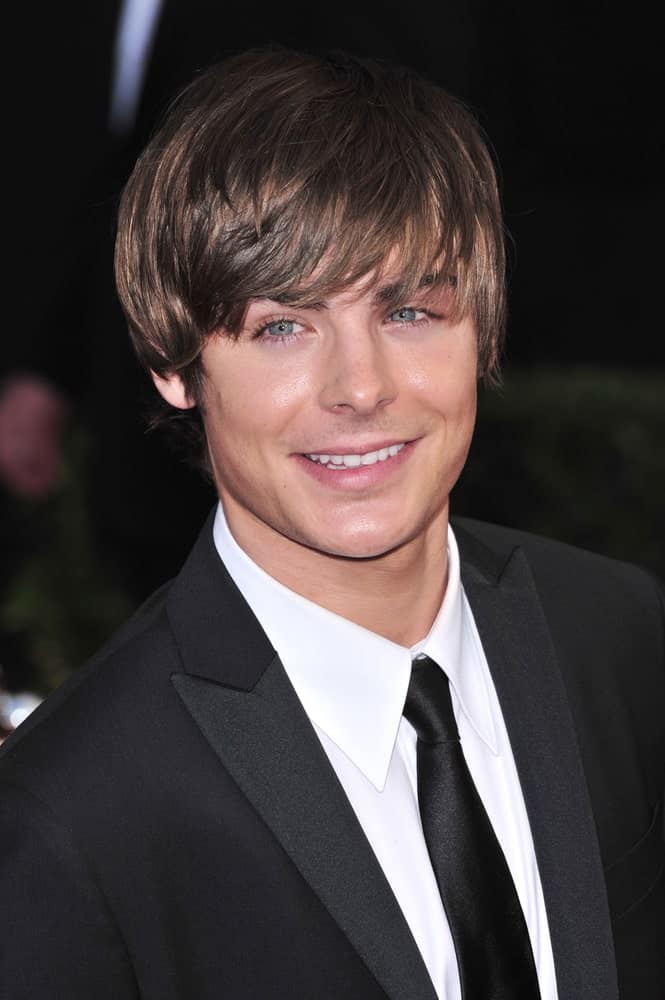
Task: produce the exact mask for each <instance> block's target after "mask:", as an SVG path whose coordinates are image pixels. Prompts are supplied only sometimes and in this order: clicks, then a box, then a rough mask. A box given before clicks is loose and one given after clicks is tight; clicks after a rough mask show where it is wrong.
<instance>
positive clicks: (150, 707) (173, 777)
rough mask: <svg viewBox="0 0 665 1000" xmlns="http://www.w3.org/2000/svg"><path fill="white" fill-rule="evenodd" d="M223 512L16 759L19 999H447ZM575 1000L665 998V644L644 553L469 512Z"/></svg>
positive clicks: (494, 662) (27, 733) (10, 934)
mask: <svg viewBox="0 0 665 1000" xmlns="http://www.w3.org/2000/svg"><path fill="white" fill-rule="evenodd" d="M211 525H212V522H211V520H209V521H208V523H207V524H206V526H205V528H204V530H203V532H202V534H201V537H200V539H199V541H198V542H197V544H196V546H195V548H194V550H193V552H192V554H191V556H190V558H189V560H188V562H187V563H186V565H185V567H184V568H183V570H182V572H181V573H180V575H179V576H178V577H177V579H176V580H175V581H174V582H173V583H172V584H170V585H167V586H166V587H164V588H162V589H161V590H160V591H158V592H157V593H156V594H155V595H154V596H153V598H151V599H150V600H149V602H148V603H147V604H146V605H145V606H144V607H143V608H142V609H141V610H140V612H139V613H138V614H137V616H135V618H134V619H133V620H132V621H131V622H130V623H129V624H128V625H127V626H126V627H125V628H124V629H123V630H122V631H121V632H120V633H119V634H118V635H117V636H116V637H115V638H114V639H113V640H112V641H111V643H110V644H109V645H108V646H107V647H106V648H105V649H104V650H102V651H101V652H100V653H99V654H98V656H96V657H95V658H94V659H93V660H92V661H91V662H90V663H89V664H87V665H86V666H85V667H82V668H81V669H80V670H79V671H77V673H76V674H75V675H74V677H73V678H72V679H71V680H70V681H69V682H67V683H66V684H65V685H64V686H63V687H62V688H61V689H60V690H59V691H57V692H55V694H54V695H52V696H51V697H50V698H49V699H47V701H46V702H45V703H44V704H43V705H42V706H40V708H39V709H37V711H36V712H34V713H33V714H32V715H31V716H30V717H29V718H28V720H27V721H26V723H24V725H23V726H22V727H20V729H19V730H18V731H17V732H16V733H15V734H14V735H13V736H12V737H10V738H9V739H8V740H7V741H6V743H5V745H4V746H3V748H2V752H1V754H2V756H1V759H0V783H1V784H0V809H1V811H2V826H1V830H2V847H1V850H2V855H1V857H2V887H1V889H0V893H1V896H0V898H2V901H3V907H2V910H3V921H4V923H3V927H2V932H1V937H0V947H2V953H3V959H2V976H3V979H2V983H3V994H2V995H3V997H7V998H8V1000H28V998H29V1000H47V998H48V1000H60V998H61V1000H79V998H80V1000H91V998H95V1000H104V998H109V1000H111V998H112V1000H125V998H127V1000H129V998H134V997H138V996H141V997H144V998H151V1000H176V998H177V1000H191V998H194V997H196V998H197V1000H208V998H210V1000H213V998H214V1000H218V998H220V997H229V998H257V997H261V998H263V997H266V998H267V997H289V998H291V997H299V998H316V1000H325V998H331V1000H332V998H335V1000H339V998H341V997H344V998H358V1000H385V998H386V997H389V998H390V1000H434V998H435V994H434V990H433V987H432V984H431V982H430V980H429V978H428V975H427V972H426V969H425V967H424V964H423V962H422V960H421V958H420V955H419V952H418V950H417V948H416V945H415V943H414V941H413V938H412V936H411V934H410V932H409V929H408V927H407V924H406V922H405V920H404V918H403V916H402V913H401V911H400V909H399V907H398V905H397V903H396V901H395V898H394V896H393V895H392V892H391V890H390V888H389V886H388V883H387V881H386V880H385V877H384V876H383V874H382V871H381V869H380V867H379V865H378V862H377V861H376V858H375V857H374V855H373V853H372V850H371V848H370V847H369V844H368V842H367V840H366V838H365V836H364V834H363V832H362V830H361V828H360V825H359V823H358V821H357V819H356V817H355V814H354V813H353V811H352V809H351V807H350V805H349V803H348V801H347V799H346V797H345V795H344V792H343V790H342V788H341V786H340V784H339V782H338V780H337V778H336V776H335V773H334V771H333V770H332V768H331V766H330V764H329V762H328V759H327V757H326V755H325V753H324V751H323V750H322V748H321V745H320V743H319V741H318V739H317V737H316V734H315V732H314V730H313V729H312V726H311V724H310V722H309V720H308V719H307V717H306V715H305V713H304V711H303V709H302V707H301V705H300V703H299V701H298V699H297V697H296V695H295V692H294V691H293V689H292V687H291V685H290V683H289V681H288V678H287V676H286V674H285V672H284V669H283V667H282V665H281V663H280V661H279V658H278V657H277V656H276V654H275V652H274V650H273V649H272V648H271V646H270V643H269V642H268V640H267V638H266V636H265V634H264V633H263V631H262V629H261V628H260V626H259V624H258V622H257V621H256V619H255V618H254V616H253V614H252V612H251V610H250V609H249V607H248V606H247V604H246V603H245V601H244V599H243V598H242V597H241V595H240V594H239V592H238V591H237V589H236V588H235V585H234V584H233V582H232V581H231V580H230V578H229V576H228V575H227V573H226V571H225V569H224V567H223V565H222V563H221V562H220V560H219V558H218V556H217V554H216V551H215V549H214V544H213V541H212V526H211ZM455 530H456V536H457V538H458V541H459V545H460V551H461V556H462V574H463V582H464V587H465V590H466V593H467V595H468V597H469V600H470V602H471V606H472V609H473V613H474V616H475V618H476V622H477V624H478V628H479V631H480V635H481V637H482V640H483V644H484V647H485V651H486V653H487V657H488V661H489V664H490V667H491V670H492V674H493V677H494V681H495V684H496V687H497V691H498V695H499V699H500V702H501V706H502V710H503V712H504V715H505V719H506V723H507V727H508V731H509V733H510V738H511V741H512V744H513V749H514V755H515V760H516V763H517V768H518V772H519V775H520V780H521V782H522V787H523V790H524V795H525V799H526V804H527V809H528V813H529V818H530V823H531V827H532V831H533V837H534V842H535V847H536V854H537V858H538V864H539V868H540V874H541V879H542V884H543V890H544V894H545V901H546V907H547V913H548V918H549V923H550V931H551V937H552V944H553V949H554V957H555V964H556V973H557V980H558V986H559V998H560V1000H581V998H585V1000H614V998H616V997H617V996H619V986H618V985H617V983H619V984H620V995H621V997H622V998H624V1000H626V998H631V1000H656V998H658V1000H662V996H663V992H664V989H665V961H664V959H663V948H662V942H663V940H665V883H664V880H663V854H664V848H663V823H662V796H663V786H664V775H665V729H664V727H663V718H664V717H665V713H664V709H665V637H664V621H665V615H664V613H663V603H662V597H661V596H660V595H659V592H658V587H657V585H656V584H655V582H654V581H653V580H652V579H651V577H650V576H648V575H647V574H646V573H644V572H643V571H642V570H639V569H637V568H635V567H632V566H628V565H624V564H619V563H616V562H613V561H610V560H607V559H603V558H601V557H598V556H594V555H590V554H588V553H585V552H581V551H579V550H574V549H571V548H569V547H567V546H563V545H559V544H556V543H553V542H548V541H545V540H543V539H539V538H536V537H533V536H528V535H521V534H519V533H517V532H514V531H509V530H506V529H501V528H497V527H493V526H489V525H484V524H481V523H478V522H471V521H462V520H461V521H458V522H456V523H455Z"/></svg>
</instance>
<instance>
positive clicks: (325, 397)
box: [320, 324, 397, 414]
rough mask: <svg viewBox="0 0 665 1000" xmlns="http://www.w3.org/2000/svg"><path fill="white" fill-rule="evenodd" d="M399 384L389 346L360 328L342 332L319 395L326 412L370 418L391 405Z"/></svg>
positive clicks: (330, 354) (329, 358)
mask: <svg viewBox="0 0 665 1000" xmlns="http://www.w3.org/2000/svg"><path fill="white" fill-rule="evenodd" d="M396 394H397V383H396V379H395V374H394V370H393V366H392V364H391V359H390V356H389V348H388V345H387V344H386V343H385V342H383V341H382V340H381V335H380V333H379V332H376V331H372V330H370V329H362V328H359V326H358V325H355V324H354V325H353V326H349V328H348V329H345V330H340V331H339V332H338V333H337V335H336V336H335V337H334V339H333V340H332V343H331V347H330V350H329V352H328V355H327V358H326V370H325V373H324V378H323V383H322V389H321V394H320V402H321V405H322V406H323V407H324V408H325V409H331V410H336V411H338V412H343V411H348V412H353V413H357V414H369V413H372V412H373V411H374V410H376V409H377V408H379V407H383V406H385V405H386V404H388V403H390V402H392V400H394V399H395V396H396Z"/></svg>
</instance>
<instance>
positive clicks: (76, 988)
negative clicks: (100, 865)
mask: <svg viewBox="0 0 665 1000" xmlns="http://www.w3.org/2000/svg"><path fill="white" fill-rule="evenodd" d="M0 901H1V903H0V913H1V916H0V984H1V986H0V994H1V995H2V997H3V998H4V1000H91V998H93V997H94V998H95V1000H135V998H137V997H138V996H139V993H138V988H137V984H136V980H135V977H134V974H133V971H132V967H131V963H130V960H129V956H128V954H127V951H126V949H125V946H124V944H123V942H122V940H121V937H120V935H119V933H118V930H117V928H116V926H115V924H114V920H113V916H112V914H111V912H110V911H109V909H108V906H107V905H106V903H105V901H104V899H103V896H102V893H101V892H100V890H99V888H98V886H97V885H96V882H95V880H94V878H93V877H92V873H91V872H90V871H89V869H88V866H87V864H86V862H85V859H84V857H83V856H82V853H81V851H80V850H79V849H78V848H77V846H76V845H75V843H74V841H73V838H72V836H71V831H69V830H68V829H66V826H65V825H64V824H62V823H60V822H58V821H56V818H55V817H54V816H53V815H52V813H51V811H50V810H49V808H48V807H47V806H46V805H45V804H43V803H42V802H40V801H39V800H38V799H37V798H35V797H34V796H32V794H30V793H29V792H27V791H26V790H24V789H23V788H21V787H19V786H17V785H13V784H6V783H4V782H3V783H2V784H1V785H0Z"/></svg>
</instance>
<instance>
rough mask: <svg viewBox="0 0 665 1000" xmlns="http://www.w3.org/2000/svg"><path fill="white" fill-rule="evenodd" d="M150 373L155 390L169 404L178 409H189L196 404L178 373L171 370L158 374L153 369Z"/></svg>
mask: <svg viewBox="0 0 665 1000" xmlns="http://www.w3.org/2000/svg"><path fill="white" fill-rule="evenodd" d="M150 374H151V375H152V380H153V382H154V383H155V386H156V387H157V391H158V392H159V394H160V395H161V396H162V397H163V398H164V399H165V400H166V402H167V403H169V404H170V405H171V406H175V408H176V409H178V410H191V408H192V407H193V406H195V405H196V404H195V402H194V400H193V399H192V398H191V397H190V396H189V394H188V392H187V390H186V389H185V384H184V382H183V381H182V378H181V377H180V375H177V374H176V373H175V372H171V373H170V374H168V375H158V374H157V373H156V372H153V371H151V372H150Z"/></svg>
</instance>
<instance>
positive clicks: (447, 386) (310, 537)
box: [162, 286, 476, 565]
mask: <svg viewBox="0 0 665 1000" xmlns="http://www.w3.org/2000/svg"><path fill="white" fill-rule="evenodd" d="M451 294H452V293H451V292H450V290H446V289H436V288H434V289H432V288H423V289H422V291H421V292H419V293H418V294H417V295H416V296H415V297H413V298H412V299H411V300H409V301H408V302H405V303H404V304H403V306H401V307H400V308H398V309H391V310H388V309H387V308H386V306H385V305H382V304H381V294H380V289H378V288H377V287H376V286H374V287H365V288H363V287H355V288H352V289H348V290H346V291H345V292H344V293H342V294H339V295H336V296H334V297H332V298H330V299H329V300H327V301H326V302H325V303H319V304H314V305H313V306H312V307H307V308H291V307H284V306H283V305H280V304H279V303H276V302H273V301H269V300H256V301H253V302H252V303H251V304H250V307H249V310H248V313H247V317H246V321H245V323H244V326H243V330H242V333H241V335H240V337H239V339H238V340H237V341H235V340H233V339H232V338H230V337H228V336H225V335H220V336H215V337H212V338H211V339H210V340H209V341H208V342H207V344H206V346H205V348H204V351H203V366H204V371H205V375H206V387H205V391H204V423H205V429H206V434H207V440H208V447H209V451H210V456H211V462H212V468H213V471H214V476H215V481H216V484H217V489H218V492H219V495H220V498H221V500H222V502H223V505H224V509H225V512H226V515H227V519H228V522H229V525H230V527H231V530H232V532H233V534H234V536H235V537H236V539H237V540H238V541H239V543H240V544H241V545H242V546H243V547H244V548H245V549H246V550H247V551H248V552H249V553H250V555H252V556H253V558H254V559H255V560H256V561H257V562H258V563H259V564H261V563H262V562H263V563H264V564H266V563H267V564H268V565H271V564H272V563H273V561H274V558H275V555H276V554H279V558H283V557H284V556H285V555H287V554H288V553H289V552H291V553H295V549H293V548H292V547H293V546H298V547H302V546H306V547H307V548H308V550H309V551H310V552H313V553H316V554H319V556H320V555H321V554H325V556H326V557H327V556H328V555H333V556H342V557H351V558H357V557H376V556H383V555H385V554H387V553H389V552H392V551H393V550H395V549H398V548H401V547H403V546H405V545H407V544H409V543H414V542H416V543H417V542H418V541H421V540H423V539H424V538H425V537H427V535H428V534H431V532H432V530H434V532H435V534H437V535H438V540H439V543H440V542H441V538H442V537H443V538H444V539H445V533H444V534H443V535H441V532H440V531H439V529H441V528H442V529H443V531H444V532H445V525H446V524H447V514H448V496H449V493H450V490H451V489H452V487H453V485H454V483H455V481H456V480H457V477H458V475H459V473H460V471H461V469H462V466H463V464H464V461H465V459H466V455H467V451H468V448H469V444H470V442H471V436H472V432H473V426H474V420H475V412H476V336H475V331H474V328H473V324H472V322H471V321H470V320H469V319H464V320H462V321H458V322H455V323H453V322H452V321H451V320H450V319H448V318H447V313H448V312H449V305H450V301H449V300H450V296H451ZM174 379H175V381H176V383H178V379H177V376H176V377H174ZM171 383H172V384H171V390H172V392H173V379H172V380H171ZM162 391H164V387H163V386H162ZM164 394H165V395H167V393H166V392H165V393H164ZM167 398H170V399H171V401H172V402H173V401H174V399H173V395H172V396H171V397H169V396H168V395H167ZM182 405H184V403H183V404H182ZM285 545H286V548H285ZM301 554H302V550H301Z"/></svg>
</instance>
